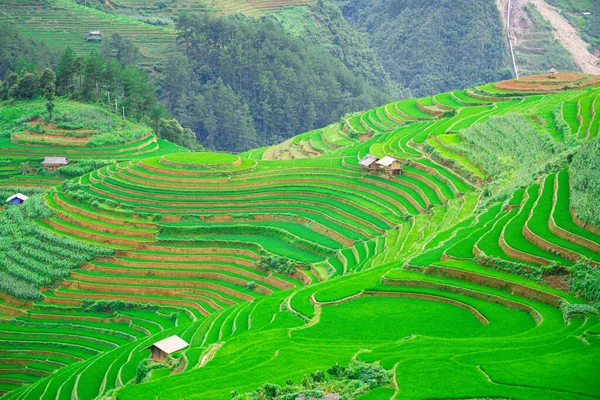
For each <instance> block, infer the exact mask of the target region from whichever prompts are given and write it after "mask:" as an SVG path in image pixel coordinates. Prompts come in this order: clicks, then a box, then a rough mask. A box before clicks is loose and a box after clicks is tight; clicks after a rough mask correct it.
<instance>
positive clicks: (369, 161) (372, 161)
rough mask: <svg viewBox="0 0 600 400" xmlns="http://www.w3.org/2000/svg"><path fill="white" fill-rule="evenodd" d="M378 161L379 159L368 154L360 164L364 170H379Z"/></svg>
mask: <svg viewBox="0 0 600 400" xmlns="http://www.w3.org/2000/svg"><path fill="white" fill-rule="evenodd" d="M377 161H379V158H377V157H375V156H374V155H371V154H367V155H366V156H364V157H363V158H362V159H361V160H360V161H359V162H358V163H359V164H360V166H361V167H362V168H363V169H366V170H371V169H376V168H377V164H376V162H377Z"/></svg>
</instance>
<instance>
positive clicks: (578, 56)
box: [496, 0, 600, 75]
mask: <svg viewBox="0 0 600 400" xmlns="http://www.w3.org/2000/svg"><path fill="white" fill-rule="evenodd" d="M496 3H497V4H498V8H499V9H500V10H501V15H502V18H503V21H504V25H505V27H506V26H507V24H509V25H510V26H509V27H508V32H509V33H508V35H509V37H510V38H511V40H512V42H513V43H512V44H513V46H514V51H515V55H516V64H517V70H518V72H519V73H520V74H521V75H528V74H532V73H543V72H546V71H547V70H549V69H550V68H556V69H557V70H560V71H576V70H577V71H583V72H585V73H591V74H598V73H600V69H599V68H600V67H598V57H597V56H596V55H594V54H593V49H592V48H591V47H590V45H589V44H588V43H586V42H585V41H584V40H583V38H582V35H586V38H587V39H592V40H594V41H595V40H596V39H594V38H593V37H591V36H589V35H587V34H586V33H584V32H582V31H581V29H577V28H576V26H578V25H585V24H586V23H587V21H588V20H589V19H590V18H595V17H590V16H583V15H582V13H583V12H584V11H588V10H589V11H591V10H592V8H588V7H585V6H584V5H583V4H584V3H585V2H584V3H581V4H579V3H578V6H577V7H575V6H571V3H570V2H561V1H560V0H554V1H553V2H546V1H544V0H532V1H525V0H511V1H509V0H497V1H496ZM549 3H552V4H549ZM563 3H564V4H563ZM509 6H510V10H509ZM555 6H563V7H562V8H560V7H555ZM580 20H583V23H582V24H579V23H578V22H577V21H580ZM570 22H571V23H573V25H571V23H570Z"/></svg>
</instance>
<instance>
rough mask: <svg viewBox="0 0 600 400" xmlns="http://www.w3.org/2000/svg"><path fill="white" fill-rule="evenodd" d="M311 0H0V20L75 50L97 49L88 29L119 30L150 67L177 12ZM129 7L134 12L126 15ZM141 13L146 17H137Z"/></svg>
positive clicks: (169, 39) (270, 7)
mask: <svg viewBox="0 0 600 400" xmlns="http://www.w3.org/2000/svg"><path fill="white" fill-rule="evenodd" d="M310 2H311V0H210V1H209V0H194V1H182V2H168V5H167V3H165V2H163V1H147V0H144V1H140V0H123V1H109V0H105V1H102V2H101V3H106V5H107V6H108V8H109V11H111V12H112V13H107V12H104V11H101V10H98V9H96V8H93V7H94V6H95V5H94V4H93V2H91V1H90V2H83V1H80V2H78V1H75V0H48V1H29V0H2V1H0V24H7V25H10V26H13V27H15V28H16V29H18V30H19V32H20V33H21V34H22V35H23V36H24V37H26V38H32V39H36V40H39V41H43V42H45V43H46V44H47V45H48V46H50V47H52V48H55V49H60V50H62V49H64V48H66V47H67V46H70V47H71V48H73V49H74V50H75V51H76V52H77V53H78V54H88V53H89V52H90V51H92V50H95V51H100V46H101V40H95V39H94V38H93V37H90V35H89V33H90V32H101V34H111V33H115V32H118V33H119V34H120V35H121V36H123V37H124V38H127V39H130V40H132V41H133V42H134V43H135V45H136V46H137V47H138V49H139V51H140V54H141V55H142V57H143V59H142V60H141V61H142V64H144V65H148V66H149V65H152V63H153V62H156V61H159V60H160V59H162V58H163V56H164V54H165V53H166V50H167V48H168V47H169V46H170V45H173V44H174V43H175V42H176V37H177V32H176V31H175V30H174V29H173V28H172V27H170V26H172V25H173V23H172V20H171V18H173V17H174V16H176V15H179V14H180V13H183V12H206V11H210V12H211V13H213V14H216V15H220V14H237V13H240V14H244V15H248V16H256V17H259V16H261V15H265V14H266V13H269V12H273V11H278V10H280V9H281V8H282V7H284V6H287V5H295V4H306V3H310ZM96 6H100V4H97V5H96ZM132 10H133V11H132ZM132 12H133V13H134V14H136V15H133V16H128V15H129V14H131V13H132ZM138 14H139V15H138ZM142 15H143V16H145V17H144V18H142V17H141V16H142ZM134 17H137V19H136V18H134ZM148 17H152V19H153V20H159V21H162V20H166V21H170V22H169V23H166V24H164V25H165V26H161V24H158V25H156V24H154V25H153V24H151V23H149V22H148Z"/></svg>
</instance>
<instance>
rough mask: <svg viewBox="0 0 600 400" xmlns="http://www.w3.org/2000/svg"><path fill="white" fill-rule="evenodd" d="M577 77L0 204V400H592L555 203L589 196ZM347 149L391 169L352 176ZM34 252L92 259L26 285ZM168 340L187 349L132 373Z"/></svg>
mask: <svg viewBox="0 0 600 400" xmlns="http://www.w3.org/2000/svg"><path fill="white" fill-rule="evenodd" d="M598 82H599V81H598V78H597V77H593V76H587V75H579V74H577V75H568V74H560V75H559V76H558V77H557V79H556V80H549V79H547V77H546V76H537V77H530V78H526V79H521V80H519V81H507V82H499V83H496V84H487V85H483V86H479V87H477V88H475V89H473V90H471V89H469V90H460V91H454V92H448V93H442V94H439V95H435V96H432V97H425V98H420V99H408V100H401V101H398V102H393V103H389V104H387V105H385V106H382V107H378V108H375V109H372V110H369V111H367V112H360V113H356V114H353V115H351V116H349V117H348V118H346V119H344V120H343V121H342V122H340V123H336V124H333V125H330V126H327V127H325V128H322V129H315V130H312V131H309V132H306V133H304V134H302V135H300V136H298V137H296V138H293V139H291V140H288V141H286V142H283V143H281V144H279V145H277V146H273V147H267V148H259V149H254V150H251V151H248V152H246V153H244V154H240V155H233V154H223V153H210V152H201V153H176V154H162V155H157V156H152V157H131V158H127V157H125V158H123V159H121V160H120V161H118V162H117V163H116V164H109V165H105V166H100V168H98V169H96V170H93V171H91V172H89V173H85V174H83V175H81V176H77V177H75V178H73V179H68V180H66V181H65V182H63V184H62V185H60V186H56V187H54V188H52V189H50V190H48V191H46V192H45V193H42V194H41V197H35V196H34V198H33V199H32V200H33V201H32V202H31V203H26V204H25V205H24V206H22V207H19V206H8V207H7V210H6V211H5V213H4V216H0V221H2V224H3V225H1V226H2V227H5V229H7V231H8V232H9V233H10V235H9V236H8V237H10V239H8V240H4V241H2V242H1V243H0V246H5V248H14V247H15V246H16V245H17V244H18V245H21V246H22V248H23V251H22V252H20V253H17V252H15V251H12V252H10V259H3V262H4V264H0V267H1V268H2V273H3V274H4V275H3V277H4V278H5V279H4V282H8V283H10V284H12V283H14V284H15V287H17V286H16V285H17V283H18V285H21V286H19V287H27V288H29V289H27V290H28V291H27V292H25V291H22V292H20V293H16V292H15V293H12V295H13V296H12V297H8V296H6V295H3V297H2V303H1V304H0V312H1V313H3V314H5V315H7V316H11V319H7V320H6V321H3V322H2V323H1V324H0V328H1V329H0V331H1V332H0V359H2V361H3V363H4V365H10V366H11V367H10V368H6V369H2V372H1V373H0V375H2V376H1V377H0V379H3V380H0V390H3V391H7V392H9V393H8V394H7V395H6V398H7V399H17V398H25V399H29V398H31V399H57V398H58V399H71V398H74V397H76V398H95V397H114V398H117V399H146V398H147V397H148V395H149V393H151V394H152V396H155V397H158V398H160V399H161V400H165V399H180V398H203V399H204V398H215V399H222V398H225V397H228V396H231V397H233V398H240V399H246V398H250V399H252V398H261V397H264V396H267V397H272V398H273V397H276V396H279V397H280V398H288V397H290V396H291V397H293V398H295V397H296V396H297V395H298V394H301V393H303V394H307V395H308V394H314V395H321V394H323V393H332V392H335V393H339V394H341V395H343V396H346V398H354V397H355V396H354V395H358V393H360V394H361V396H360V397H357V398H391V397H396V398H407V399H415V400H416V399H424V398H448V397H452V398H521V399H532V400H533V399H539V398H545V399H556V400H559V399H560V400H562V399H564V400H566V399H569V400H571V399H582V400H583V399H585V398H590V397H597V396H600V392H598V386H597V383H596V376H595V374H594V366H595V365H596V364H597V363H598V361H599V360H600V347H599V345H600V343H599V342H598V340H597V332H598V327H599V326H600V320H599V319H598V316H597V311H598V310H597V308H596V307H597V304H598V299H599V297H598V296H599V291H598V273H597V271H598V269H597V265H599V264H600V236H599V232H600V230H598V227H597V225H594V224H593V223H592V222H593V221H591V220H589V218H588V216H589V215H591V216H594V215H598V214H599V211H600V210H599V209H598V206H597V204H595V203H594V202H588V201H581V202H580V205H577V204H576V203H577V200H576V197H577V195H572V194H571V193H575V192H580V193H581V195H580V199H591V198H593V196H596V194H595V187H596V186H594V184H593V182H595V181H596V179H595V176H596V175H597V174H595V172H594V168H595V165H596V164H597V158H598V157H597V144H598V137H599V136H600V128H599V123H600V117H599V116H600V113H599V112H598V111H600V110H598V107H599V104H600V103H598V98H599V96H600V88H599V86H598ZM566 127H568V129H567V128H566ZM516 133H518V134H519V135H520V138H519V137H518V136H516ZM586 143H587V144H586ZM368 153H370V154H375V155H377V156H378V157H383V156H385V155H389V156H392V157H396V158H397V159H399V160H400V161H401V163H402V166H401V170H400V171H399V174H398V175H394V176H390V175H388V174H386V173H383V172H382V171H381V170H371V171H365V170H363V169H362V168H361V167H360V166H359V160H360V159H361V158H362V157H363V156H365V155H366V154H368ZM492 153H493V154H495V155H496V156H497V155H498V154H499V155H500V158H495V157H494V156H493V155H492ZM515 177H516V178H518V179H515ZM508 181H510V184H508V183H507V182H508ZM588 182H589V183H592V184H590V185H588V184H587V183H588ZM499 187H501V188H502V191H499V189H498V188H499ZM38 196H40V195H38ZM42 198H43V199H44V200H45V203H44V202H42V201H41V199H42ZM581 205H584V206H585V207H587V209H584V208H582V207H581ZM31 207H34V209H35V210H37V211H36V212H35V213H33V214H32V213H30V212H29V211H30V208H31ZM0 215H1V214H0ZM16 215H22V218H21V219H18V218H15V216H16ZM9 217H10V218H9ZM17 220H19V221H20V220H22V221H23V223H22V224H21V223H20V222H19V223H18V224H16V223H14V222H13V221H17ZM21 226H23V227H31V226H33V227H35V230H33V229H31V228H27V229H31V230H28V231H27V232H36V233H35V235H29V236H31V238H30V237H29V236H26V235H23V234H22V233H21V232H22V230H23V229H25V228H21ZM10 227H13V228H10ZM14 227H17V229H15V228H14ZM42 233H43V234H44V235H45V236H43V237H41V238H40V239H39V240H38V236H36V235H40V234H42ZM46 238H60V240H61V243H63V244H64V245H61V247H64V248H66V247H67V244H68V243H78V246H84V247H88V246H89V248H90V249H89V250H88V251H86V254H87V253H89V254H97V255H99V257H96V258H94V259H89V258H86V259H85V260H80V261H79V262H81V261H85V262H83V263H81V264H80V265H79V267H78V268H74V269H73V268H72V267H74V266H75V262H74V261H75V260H76V255H77V254H78V251H74V252H73V258H72V259H71V261H69V262H64V263H61V268H58V269H56V270H52V271H46V270H44V269H43V267H42V266H41V265H40V264H41V263H40V261H42V260H53V259H54V258H53V257H56V256H55V255H54V254H55V252H57V251H60V254H63V255H65V256H66V255H67V253H64V252H63V250H57V249H56V248H55V247H50V246H47V245H46V246H43V245H40V244H39V243H38V242H40V241H41V242H46V240H47V239H46ZM36 240H37V241H36ZM48 240H49V239H48ZM57 240H58V239H57ZM31 241H35V243H33V242H31ZM30 242H31V243H30ZM34 246H35V248H36V251H35V252H34V251H33V250H32V249H30V247H34ZM82 248H83V247H82ZM68 254H70V253H68ZM12 257H19V258H18V259H17V260H13V258H12ZM11 260H12V261H11ZM61 260H62V259H61ZM9 262H10V263H12V264H9ZM17 262H18V263H17ZM13 264H16V265H17V266H16V267H15V265H13ZM44 271H46V273H44ZM49 272H53V273H55V275H59V274H60V276H52V275H51V274H50V273H49ZM67 273H68V276H67ZM50 282H52V283H51V284H50ZM48 285H50V286H48ZM38 286H39V287H40V291H38ZM38 299H39V300H38ZM32 300H33V301H32ZM41 334H43V335H41ZM174 334H176V335H178V336H180V337H181V338H183V339H184V340H186V341H187V342H188V343H190V346H189V347H187V348H185V349H183V350H181V351H179V352H177V353H174V354H172V355H171V356H169V357H168V359H167V360H166V361H164V362H149V361H148V360H146V358H147V355H148V351H145V350H143V349H145V348H147V347H148V346H149V345H150V344H152V343H154V342H156V341H158V340H160V339H164V338H166V337H168V336H171V335H174ZM16 349H18V350H16ZM524 355H525V357H524ZM457 361H460V363H457ZM540 365H544V366H545V367H544V368H543V369H541V368H540V367H539V366H540ZM249 366H251V367H252V371H253V373H252V374H248V372H247V371H248V368H249ZM332 366H334V367H332ZM432 376H435V380H433V381H432ZM84 382H85V384H84ZM286 396H287V397H286ZM291 397H290V398H291Z"/></svg>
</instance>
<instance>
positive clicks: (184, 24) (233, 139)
mask: <svg viewBox="0 0 600 400" xmlns="http://www.w3.org/2000/svg"><path fill="white" fill-rule="evenodd" d="M178 29H179V30H180V31H181V34H180V38H181V40H183V41H185V42H186V43H188V46H187V47H186V49H185V56H182V55H177V54H174V55H172V56H171V57H170V58H169V59H168V60H167V62H166V66H165V69H164V71H163V72H164V74H165V79H164V81H163V84H162V86H161V87H162V92H163V94H164V95H165V96H166V98H167V99H168V102H169V111H171V112H172V113H173V114H174V115H175V116H176V117H177V119H178V120H179V121H181V122H182V124H183V125H184V126H190V127H193V129H194V131H195V132H196V134H197V137H198V138H199V140H200V142H201V143H203V144H204V145H206V146H207V147H209V148H211V149H219V150H230V151H244V150H248V149H249V148H252V147H256V146H262V145H267V144H272V143H276V142H279V141H282V140H285V139H287V138H289V137H291V136H294V135H296V134H298V133H301V132H305V131H308V130H311V129H314V128H315V127H317V126H323V125H327V124H329V123H331V122H333V121H336V120H338V119H339V118H340V117H341V116H343V115H344V114H346V113H349V112H351V111H353V110H360V109H366V108H370V107H373V106H375V105H376V104H381V103H384V102H385V101H386V100H387V99H388V95H387V94H385V93H383V92H382V91H380V90H378V89H375V88H373V87H371V86H369V85H368V84H367V83H366V82H365V81H364V80H363V79H362V78H359V77H356V76H355V75H354V74H353V73H352V72H351V71H350V70H349V69H348V68H347V67H346V66H345V65H344V64H343V63H342V62H341V61H339V60H338V59H337V58H335V57H333V56H332V55H330V54H329V53H323V51H322V49H321V48H320V47H318V46H316V45H312V44H310V43H309V42H308V41H306V40H303V39H300V38H295V37H293V36H291V35H289V34H287V33H286V32H285V30H284V29H283V28H281V27H280V26H278V25H277V24H275V23H274V22H272V21H270V20H263V19H261V20H258V21H254V20H247V19H244V18H241V17H222V18H218V19H216V18H212V17H210V16H205V15H185V16H183V17H181V18H180V19H179V20H178ZM231 38H236V39H235V42H234V43H232V41H231ZM232 115H235V116H236V118H235V120H233V119H232V118H231V116H232Z"/></svg>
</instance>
